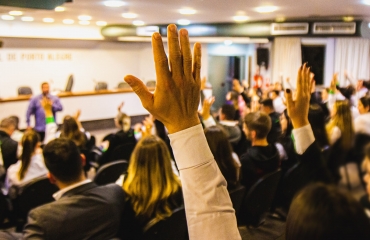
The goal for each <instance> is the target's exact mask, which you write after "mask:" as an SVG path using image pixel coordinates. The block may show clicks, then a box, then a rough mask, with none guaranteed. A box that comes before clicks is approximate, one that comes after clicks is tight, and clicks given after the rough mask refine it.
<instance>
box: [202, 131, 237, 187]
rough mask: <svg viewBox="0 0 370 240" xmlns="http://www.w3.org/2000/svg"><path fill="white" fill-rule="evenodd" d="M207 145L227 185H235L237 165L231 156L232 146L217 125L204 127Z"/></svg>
mask: <svg viewBox="0 0 370 240" xmlns="http://www.w3.org/2000/svg"><path fill="white" fill-rule="evenodd" d="M204 133H205V135H206V139H207V142H208V146H209V148H210V149H211V152H212V154H213V156H214V158H215V160H216V162H217V165H218V167H219V168H220V171H221V173H222V175H223V176H224V177H225V179H226V182H227V185H228V187H229V186H231V187H233V186H235V185H236V184H237V181H238V177H237V169H238V165H237V164H236V162H235V161H234V159H233V157H232V147H231V144H230V142H229V140H228V138H227V135H226V133H225V132H224V130H223V129H222V128H220V127H218V126H212V127H209V128H206V129H204Z"/></svg>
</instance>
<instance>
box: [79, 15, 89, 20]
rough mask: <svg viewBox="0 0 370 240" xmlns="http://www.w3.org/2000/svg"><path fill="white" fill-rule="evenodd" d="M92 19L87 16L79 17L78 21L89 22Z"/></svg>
mask: <svg viewBox="0 0 370 240" xmlns="http://www.w3.org/2000/svg"><path fill="white" fill-rule="evenodd" d="M91 19H92V17H91V16H88V15H80V16H78V20H80V21H90V20H91Z"/></svg>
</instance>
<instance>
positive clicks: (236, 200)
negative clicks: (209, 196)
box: [229, 185, 246, 217]
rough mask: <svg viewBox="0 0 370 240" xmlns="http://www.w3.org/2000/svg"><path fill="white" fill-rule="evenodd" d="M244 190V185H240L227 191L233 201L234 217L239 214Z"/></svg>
mask: <svg viewBox="0 0 370 240" xmlns="http://www.w3.org/2000/svg"><path fill="white" fill-rule="evenodd" d="M245 190H246V189H245V187H244V186H243V185H240V186H238V187H237V188H235V189H233V190H231V191H230V192H229V194H230V199H231V202H232V203H233V207H234V209H235V215H236V217H238V215H239V212H240V207H241V206H242V202H243V198H244V196H245Z"/></svg>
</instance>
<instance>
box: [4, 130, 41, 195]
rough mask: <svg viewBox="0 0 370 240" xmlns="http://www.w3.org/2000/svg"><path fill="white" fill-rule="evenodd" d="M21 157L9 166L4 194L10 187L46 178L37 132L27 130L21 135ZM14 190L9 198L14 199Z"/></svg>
mask: <svg viewBox="0 0 370 240" xmlns="http://www.w3.org/2000/svg"><path fill="white" fill-rule="evenodd" d="M21 143H22V155H21V159H20V160H18V162H17V163H15V164H12V165H10V167H9V168H8V171H7V175H6V181H5V192H4V194H7V193H8V191H9V190H10V189H11V188H12V187H14V186H15V187H20V186H22V185H24V184H26V183H28V182H30V181H32V180H33V179H35V178H38V177H41V176H46V174H47V172H48V170H47V169H46V166H45V163H44V158H43V156H42V150H41V148H40V138H39V135H38V134H37V132H35V131H33V130H28V131H26V132H25V134H24V135H23V139H22V142H21ZM16 190H17V189H16V188H14V192H13V191H11V192H10V193H9V194H10V195H11V196H10V197H12V198H14V197H16V193H17V192H16Z"/></svg>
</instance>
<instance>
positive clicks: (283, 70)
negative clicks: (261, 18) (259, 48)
mask: <svg viewBox="0 0 370 240" xmlns="http://www.w3.org/2000/svg"><path fill="white" fill-rule="evenodd" d="M272 63H273V66H272V82H273V83H274V82H278V81H283V86H284V87H285V88H293V89H295V85H296V78H297V73H298V69H299V67H300V66H301V65H302V50H301V39H300V38H285V37H284V38H283V37H282V38H275V40H274V45H273V61H272ZM287 78H289V79H290V81H289V82H290V85H289V83H287V82H286V79H287Z"/></svg>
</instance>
